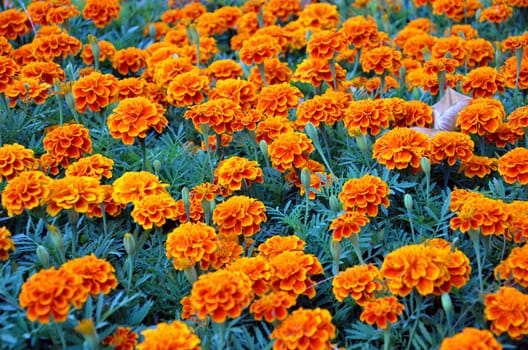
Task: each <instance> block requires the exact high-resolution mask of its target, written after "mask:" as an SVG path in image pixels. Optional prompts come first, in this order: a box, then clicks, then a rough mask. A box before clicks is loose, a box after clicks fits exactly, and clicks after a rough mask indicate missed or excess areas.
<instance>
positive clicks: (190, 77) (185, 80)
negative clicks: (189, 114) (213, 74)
mask: <svg viewBox="0 0 528 350" xmlns="http://www.w3.org/2000/svg"><path fill="white" fill-rule="evenodd" d="M208 92H209V79H207V76H204V75H199V74H198V71H197V70H191V71H189V72H185V73H182V74H180V75H178V76H176V77H175V78H174V80H173V81H172V82H171V83H170V84H169V86H168V87H167V101H169V103H171V104H172V105H174V106H177V107H184V106H187V105H192V104H199V103H201V102H202V101H203V100H204V96H203V95H202V93H205V94H207V93H208Z"/></svg>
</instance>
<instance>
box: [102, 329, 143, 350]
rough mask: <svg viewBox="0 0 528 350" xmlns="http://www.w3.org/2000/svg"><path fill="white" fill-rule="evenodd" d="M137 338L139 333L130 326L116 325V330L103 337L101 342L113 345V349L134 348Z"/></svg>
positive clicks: (127, 349) (124, 349)
mask: <svg viewBox="0 0 528 350" xmlns="http://www.w3.org/2000/svg"><path fill="white" fill-rule="evenodd" d="M138 338H139V335H138V334H137V333H136V332H133V331H132V329H131V328H130V327H117V330H116V331H115V332H114V333H112V334H110V335H109V336H107V337H105V338H104V339H103V340H102V342H101V344H103V345H110V346H113V347H114V350H134V349H135V347H136V345H137V343H138V341H137V340H138Z"/></svg>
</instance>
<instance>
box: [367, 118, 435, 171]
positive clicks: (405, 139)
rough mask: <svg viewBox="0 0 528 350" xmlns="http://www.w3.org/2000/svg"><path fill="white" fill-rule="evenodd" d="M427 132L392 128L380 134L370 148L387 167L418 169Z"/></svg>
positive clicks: (373, 154) (425, 148)
mask: <svg viewBox="0 0 528 350" xmlns="http://www.w3.org/2000/svg"><path fill="white" fill-rule="evenodd" d="M427 139H428V136H427V134H424V133H421V132H419V131H416V130H414V129H409V128H394V129H392V130H390V131H388V132H386V133H385V134H383V135H381V136H380V137H379V138H378V139H377V140H376V142H374V146H373V148H372V158H376V159H377V161H378V162H379V163H380V164H384V165H385V166H386V167H387V169H394V168H396V169H405V168H407V167H408V166H409V165H410V166H411V167H412V168H413V171H415V172H416V171H418V170H419V169H420V160H421V159H422V157H423V156H424V155H425V152H426V150H427V147H428V146H427V145H428V143H427Z"/></svg>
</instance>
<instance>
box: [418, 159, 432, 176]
mask: <svg viewBox="0 0 528 350" xmlns="http://www.w3.org/2000/svg"><path fill="white" fill-rule="evenodd" d="M420 165H421V166H422V170H423V172H424V173H425V174H427V175H429V174H431V161H430V160H429V158H427V157H422V159H420Z"/></svg>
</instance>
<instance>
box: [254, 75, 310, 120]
mask: <svg viewBox="0 0 528 350" xmlns="http://www.w3.org/2000/svg"><path fill="white" fill-rule="evenodd" d="M301 97H302V93H301V92H300V91H299V89H297V88H296V87H294V86H291V85H290V84H289V83H282V84H276V85H270V86H267V87H264V88H263V89H262V91H261V92H260V95H259V96H258V102H257V110H258V111H260V112H262V113H264V114H267V115H268V116H283V117H286V116H288V110H289V109H290V108H295V107H297V105H298V103H299V99H300V98H301Z"/></svg>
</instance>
